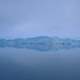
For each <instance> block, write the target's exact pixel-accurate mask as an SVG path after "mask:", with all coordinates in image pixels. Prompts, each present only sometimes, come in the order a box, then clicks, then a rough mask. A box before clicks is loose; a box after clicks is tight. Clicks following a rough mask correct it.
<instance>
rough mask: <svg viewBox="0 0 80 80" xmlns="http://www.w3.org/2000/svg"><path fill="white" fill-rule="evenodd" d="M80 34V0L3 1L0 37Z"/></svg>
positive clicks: (72, 35) (0, 0) (0, 5)
mask: <svg viewBox="0 0 80 80" xmlns="http://www.w3.org/2000/svg"><path fill="white" fill-rule="evenodd" d="M43 35H48V36H60V37H80V0H0V37H1V38H2V37H3V38H14V37H29V36H43Z"/></svg>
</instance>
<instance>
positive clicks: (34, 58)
mask: <svg viewBox="0 0 80 80" xmlns="http://www.w3.org/2000/svg"><path fill="white" fill-rule="evenodd" d="M0 80H80V48H76V49H67V50H58V51H37V50H32V49H17V48H0Z"/></svg>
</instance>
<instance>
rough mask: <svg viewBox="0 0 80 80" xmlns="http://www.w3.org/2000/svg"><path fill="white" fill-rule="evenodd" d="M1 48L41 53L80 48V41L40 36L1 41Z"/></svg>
mask: <svg viewBox="0 0 80 80" xmlns="http://www.w3.org/2000/svg"><path fill="white" fill-rule="evenodd" d="M0 47H2V48H4V47H13V48H28V49H35V50H39V51H50V50H59V49H70V48H80V40H72V39H61V38H58V37H48V36H39V37H32V38H25V39H23V38H21V39H13V40H6V39H0Z"/></svg>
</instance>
